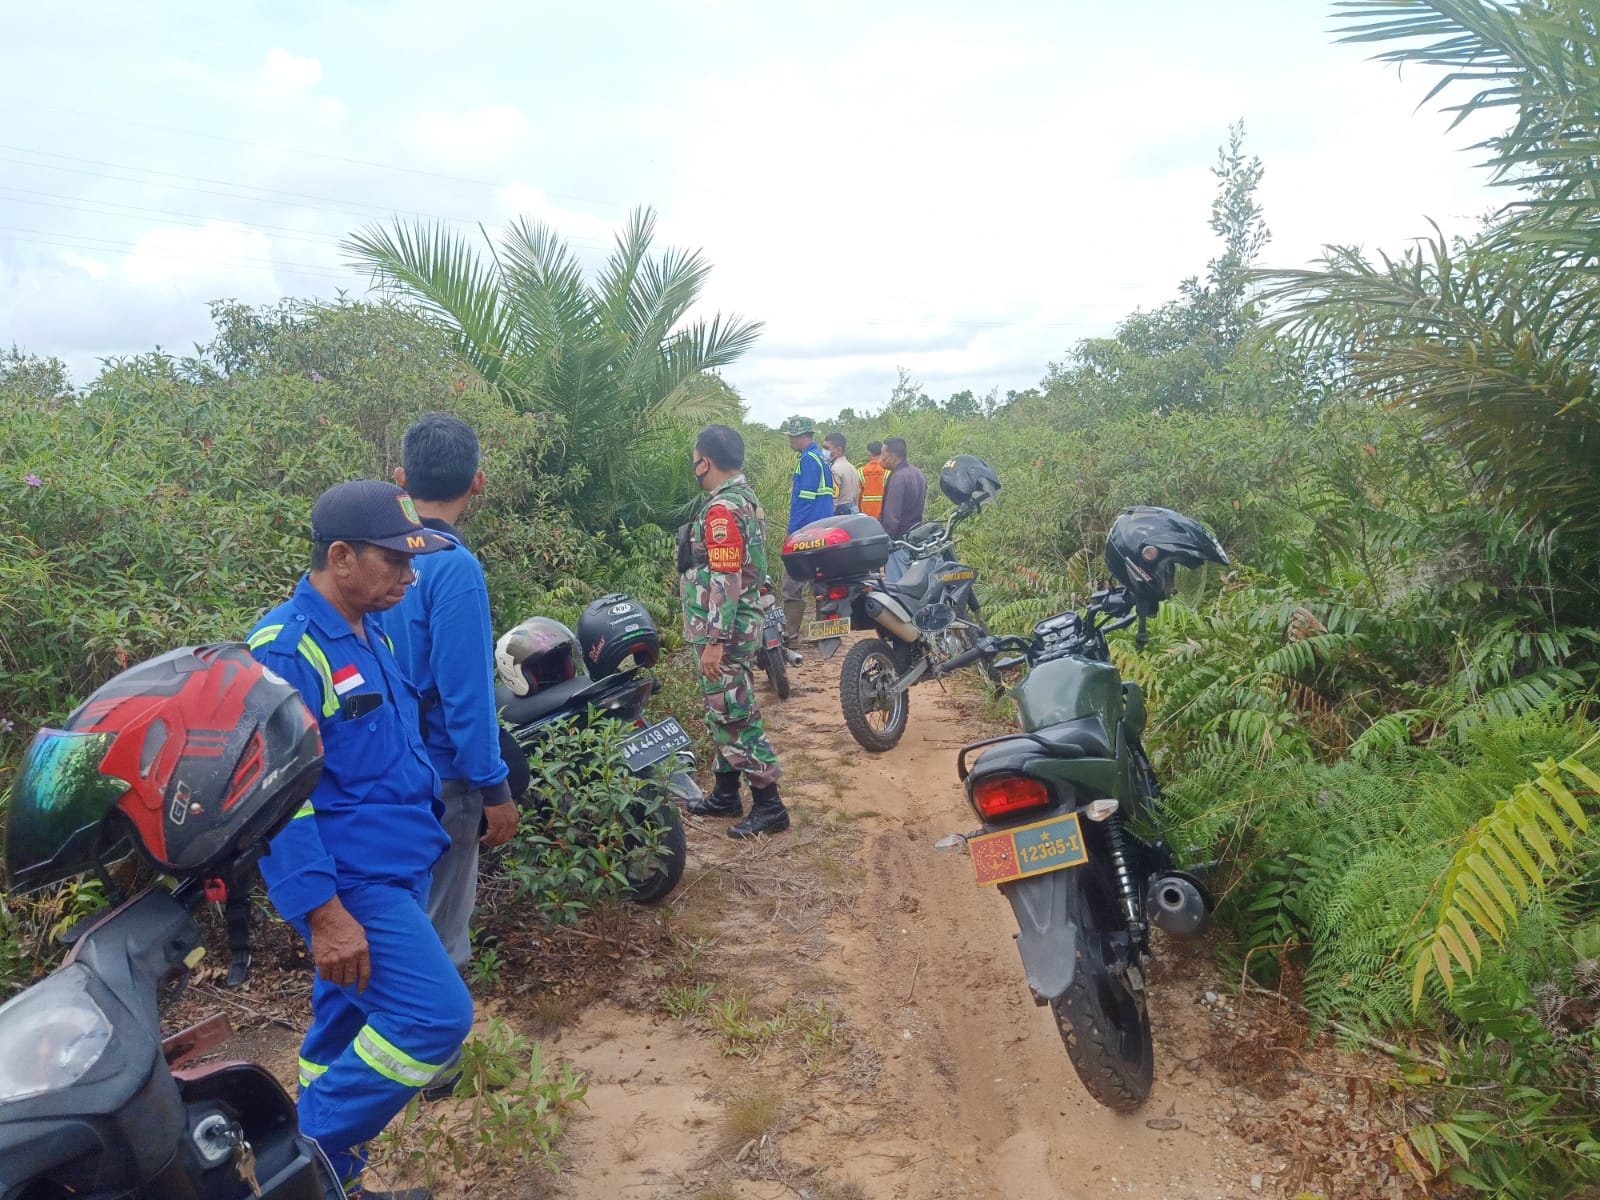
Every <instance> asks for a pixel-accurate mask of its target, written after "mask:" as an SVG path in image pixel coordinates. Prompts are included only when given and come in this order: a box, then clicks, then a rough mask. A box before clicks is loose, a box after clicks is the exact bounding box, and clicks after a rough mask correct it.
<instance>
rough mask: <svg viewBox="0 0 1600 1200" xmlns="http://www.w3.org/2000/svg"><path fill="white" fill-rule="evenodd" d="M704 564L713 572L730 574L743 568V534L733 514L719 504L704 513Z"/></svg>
mask: <svg viewBox="0 0 1600 1200" xmlns="http://www.w3.org/2000/svg"><path fill="white" fill-rule="evenodd" d="M706 564H707V565H708V566H710V568H711V569H712V570H713V571H725V572H728V573H730V574H731V573H733V572H736V571H738V570H739V569H740V568H741V567H742V566H744V534H742V533H741V532H740V531H739V523H738V522H737V521H735V520H734V519H733V514H732V513H731V512H729V511H728V510H727V509H726V508H724V507H722V506H721V505H720V504H719V505H713V506H712V508H711V509H710V510H709V511H708V512H707V513H706Z"/></svg>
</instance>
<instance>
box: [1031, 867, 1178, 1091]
mask: <svg viewBox="0 0 1600 1200" xmlns="http://www.w3.org/2000/svg"><path fill="white" fill-rule="evenodd" d="M1088 899H1089V903H1088V904H1086V905H1084V906H1083V909H1084V922H1085V923H1084V927H1083V928H1081V929H1080V930H1079V934H1078V961H1077V969H1076V970H1075V971H1074V972H1073V976H1072V986H1071V987H1069V988H1068V989H1067V990H1066V991H1065V992H1063V993H1062V994H1061V995H1060V996H1058V997H1057V998H1056V999H1054V1000H1052V1001H1051V1002H1050V1011H1051V1012H1052V1013H1053V1014H1054V1015H1055V1018H1056V1030H1057V1032H1058V1033H1060V1034H1061V1040H1062V1042H1063V1043H1064V1044H1065V1045H1066V1048H1067V1057H1068V1058H1070V1059H1071V1060H1072V1069H1073V1070H1074V1071H1076V1072H1077V1073H1078V1079H1079V1080H1080V1081H1081V1082H1082V1083H1083V1086H1084V1089H1085V1090H1086V1091H1087V1092H1088V1093H1089V1095H1091V1096H1093V1097H1094V1098H1095V1100H1097V1101H1098V1102H1099V1103H1101V1104H1103V1105H1105V1106H1106V1107H1107V1108H1109V1109H1113V1110H1115V1111H1116V1112H1132V1111H1133V1110H1134V1109H1136V1108H1138V1107H1139V1106H1140V1105H1141V1104H1143V1103H1144V1102H1145V1100H1147V1099H1148V1098H1149V1096H1150V1086H1151V1083H1152V1082H1153V1080H1154V1078H1155V1043H1154V1040H1153V1038H1152V1037H1151V1033H1150V1010H1149V1007H1148V1006H1147V1005H1146V1003H1145V995H1144V990H1143V989H1142V988H1141V989H1137V990H1136V989H1134V988H1133V987H1131V986H1130V985H1129V982H1128V979H1127V975H1126V972H1125V971H1124V970H1121V969H1119V968H1118V966H1117V965H1116V959H1115V956H1114V954H1113V952H1112V940H1111V935H1112V934H1113V933H1115V932H1116V931H1117V930H1118V929H1119V928H1120V923H1119V922H1118V921H1117V920H1116V918H1115V917H1114V916H1113V915H1112V914H1114V913H1115V912H1116V905H1115V903H1114V902H1112V901H1111V898H1110V897H1109V896H1090V897H1089V898H1088Z"/></svg>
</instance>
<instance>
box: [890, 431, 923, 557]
mask: <svg viewBox="0 0 1600 1200" xmlns="http://www.w3.org/2000/svg"><path fill="white" fill-rule="evenodd" d="M883 465H884V467H885V468H886V469H887V470H888V472H889V477H888V481H887V483H886V484H885V485H884V490H883V512H882V515H881V516H880V517H879V518H878V519H879V520H880V521H882V522H883V527H884V529H885V530H886V531H887V532H888V534H889V536H890V537H892V538H894V539H896V540H899V539H900V538H903V537H905V536H906V534H908V533H910V532H911V530H912V529H914V528H915V527H916V526H918V525H920V524H922V514H923V510H924V509H925V508H927V505H928V478H927V476H925V475H924V474H923V473H922V471H921V469H920V468H918V467H914V466H912V465H911V463H910V461H909V460H908V459H907V458H906V440H905V438H897V437H892V438H889V439H888V440H887V441H885V442H884V443H883Z"/></svg>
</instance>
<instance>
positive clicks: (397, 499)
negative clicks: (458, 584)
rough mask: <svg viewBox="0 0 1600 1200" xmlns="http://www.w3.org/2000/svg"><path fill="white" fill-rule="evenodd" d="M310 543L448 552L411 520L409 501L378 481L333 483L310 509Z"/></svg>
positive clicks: (450, 546) (445, 542) (449, 544)
mask: <svg viewBox="0 0 1600 1200" xmlns="http://www.w3.org/2000/svg"><path fill="white" fill-rule="evenodd" d="M311 538H312V540H313V541H318V542H366V543H367V544H368V545H372V546H382V547H384V548H385V549H386V550H399V551H402V552H403V553H405V554H432V553H433V552H434V551H435V550H454V549H455V548H456V544H455V543H454V542H453V541H451V540H450V539H449V538H447V537H445V536H444V535H443V534H438V533H434V532H433V530H431V529H429V528H428V527H427V526H426V525H424V524H423V523H422V518H421V517H419V516H417V506H416V505H415V504H413V503H412V502H411V497H410V496H409V495H408V494H407V493H406V492H404V491H403V490H401V489H400V488H397V487H396V486H395V485H394V484H392V483H385V482H383V480H381V479H352V480H351V481H350V482H349V483H336V484H334V485H333V486H332V487H331V488H329V489H328V490H327V491H325V492H323V493H322V495H320V496H318V497H317V502H316V503H315V504H314V505H312V506H311Z"/></svg>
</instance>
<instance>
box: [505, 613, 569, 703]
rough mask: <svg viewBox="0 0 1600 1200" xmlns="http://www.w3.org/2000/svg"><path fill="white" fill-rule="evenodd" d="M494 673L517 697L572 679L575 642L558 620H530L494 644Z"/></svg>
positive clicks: (546, 618)
mask: <svg viewBox="0 0 1600 1200" xmlns="http://www.w3.org/2000/svg"><path fill="white" fill-rule="evenodd" d="M494 673H495V677H496V678H497V679H499V680H500V682H501V683H503V684H505V685H506V687H508V688H510V689H511V692H512V694H513V695H516V696H529V695H532V694H533V693H534V692H537V691H539V690H540V689H541V688H547V687H549V686H551V685H552V684H556V683H564V682H565V681H566V680H568V679H575V678H577V675H578V639H577V638H576V637H574V636H573V634H572V630H570V629H568V628H567V627H566V626H565V625H563V624H562V623H561V622H560V621H557V620H554V619H553V618H551V617H529V618H528V619H527V620H526V621H524V622H523V623H522V624H520V625H517V626H515V627H513V628H511V629H508V630H506V632H504V633H502V634H501V635H500V640H499V641H498V642H496V643H495V644H494Z"/></svg>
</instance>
